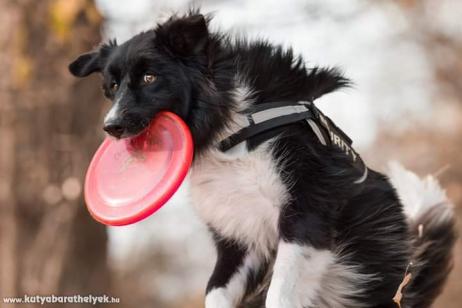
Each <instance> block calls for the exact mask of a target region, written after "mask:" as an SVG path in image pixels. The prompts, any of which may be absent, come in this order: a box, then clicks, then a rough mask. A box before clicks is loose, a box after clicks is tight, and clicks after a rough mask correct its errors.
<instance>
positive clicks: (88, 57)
mask: <svg viewBox="0 0 462 308" xmlns="http://www.w3.org/2000/svg"><path fill="white" fill-rule="evenodd" d="M100 62H101V61H100V53H99V51H94V52H89V53H84V54H82V55H80V56H79V57H78V58H77V59H75V60H74V61H73V62H72V63H71V64H69V71H70V72H71V73H72V75H74V76H77V77H85V76H88V75H90V74H91V73H94V72H100V71H101V64H100Z"/></svg>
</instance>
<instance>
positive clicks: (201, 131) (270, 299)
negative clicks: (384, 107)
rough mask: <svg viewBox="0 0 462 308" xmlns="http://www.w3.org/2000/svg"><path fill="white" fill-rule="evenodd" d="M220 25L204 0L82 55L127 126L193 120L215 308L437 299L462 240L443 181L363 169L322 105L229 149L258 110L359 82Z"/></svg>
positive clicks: (119, 123)
mask: <svg viewBox="0 0 462 308" xmlns="http://www.w3.org/2000/svg"><path fill="white" fill-rule="evenodd" d="M209 22H210V17H208V16H204V15H202V14H201V13H200V12H198V11H191V12H189V13H187V14H185V15H182V16H180V15H173V16H172V17H171V18H170V19H169V20H167V21H166V22H164V23H162V24H159V25H157V26H156V27H155V28H154V29H151V30H149V31H145V32H142V33H140V34H138V35H135V36H134V37H133V38H131V39H130V40H128V41H127V42H125V43H123V44H121V45H118V44H117V43H116V42H115V41H109V42H108V43H106V44H103V45H102V46H100V47H99V48H98V49H97V50H94V51H91V52H89V53H85V54H82V55H80V56H79V57H78V58H77V59H76V60H75V61H73V62H72V63H71V64H70V65H69V69H70V72H71V73H72V74H73V75H75V76H78V77H85V76H88V75H89V74H91V73H95V72H98V73H101V74H102V76H103V78H104V81H103V89H104V94H105V96H106V97H107V98H108V99H109V100H111V101H112V102H113V105H112V108H111V109H110V111H109V112H108V113H107V115H106V117H105V119H104V130H105V131H106V132H107V133H108V134H110V135H112V136H113V137H115V138H129V137H132V136H135V135H137V134H139V133H140V132H142V131H143V130H144V129H145V128H146V127H147V125H148V123H149V122H150V121H151V119H152V118H153V117H154V116H155V115H156V114H157V113H158V112H159V111H162V110H168V111H171V112H174V113H176V114H177V115H179V116H180V117H181V118H182V119H183V120H184V121H185V122H186V123H187V125H188V126H189V128H190V130H191V133H192V136H193V140H194V145H195V153H194V161H193V165H192V168H191V172H190V182H191V199H192V201H193V202H192V203H193V205H194V208H195V209H196V210H197V213H198V214H199V216H200V217H201V218H202V219H203V221H204V222H205V223H206V224H207V226H208V228H209V229H210V232H211V234H212V236H213V239H214V242H215V244H216V249H217V261H216V265H215V268H214V270H213V273H212V275H211V277H210V280H209V282H208V285H207V288H206V296H205V307H206V308H232V307H267V308H302V307H303V308H304V307H330V308H336V307H397V305H398V304H400V305H401V307H416V308H423V307H429V306H430V305H431V304H432V302H433V301H434V299H435V298H436V296H437V295H438V294H439V293H440V291H441V289H442V287H443V284H444V282H445V280H446V277H447V275H448V273H449V271H450V268H451V251H452V247H453V245H454V241H455V237H456V236H455V233H454V216H453V212H452V209H451V206H450V202H449V201H448V200H447V198H446V196H445V194H444V192H443V191H442V190H441V188H440V187H439V186H438V184H437V183H436V182H432V181H434V180H432V179H427V180H426V181H427V182H428V181H430V182H431V183H427V182H425V181H424V182H422V181H420V180H419V179H417V178H416V177H415V175H413V174H412V173H410V172H408V171H407V170H405V169H403V168H402V167H399V166H395V167H393V168H392V172H391V174H390V177H388V176H386V175H384V174H381V173H379V172H376V171H374V170H372V169H370V168H368V167H366V166H365V165H364V166H363V169H362V170H360V168H359V169H358V168H356V167H355V166H354V161H353V160H357V156H358V155H357V153H356V152H354V150H353V149H352V148H351V147H350V142H348V140H347V139H348V138H347V137H346V136H345V135H343V134H342V133H341V131H340V130H339V129H338V128H336V129H332V130H329V129H326V128H324V127H323V126H322V123H321V122H320V121H318V120H315V119H319V118H315V117H314V116H312V117H309V118H307V119H302V120H299V121H291V122H290V121H289V122H288V123H285V124H284V125H280V126H278V127H274V128H271V129H269V130H268V131H263V132H258V133H256V134H254V135H251V136H248V138H243V139H242V138H241V139H242V140H238V141H239V142H235V144H232V146H231V147H228V148H226V149H225V150H224V149H223V142H224V141H226V140H228V141H229V138H232V137H236V136H241V137H242V132H243V131H245V129H246V128H248V127H249V125H251V126H250V127H253V128H255V127H256V126H255V125H254V126H252V125H253V124H255V123H253V124H249V121H250V120H252V119H251V117H249V115H252V116H253V120H255V118H256V113H255V110H256V109H255V108H257V109H258V108H260V107H262V106H267V104H271V103H275V102H285V104H286V105H290V106H291V108H295V107H297V108H298V107H300V108H302V107H303V108H305V107H306V108H307V113H310V112H309V111H310V110H311V113H310V114H314V113H315V110H317V109H316V108H315V107H313V106H314V105H313V102H315V101H316V99H318V98H319V97H321V96H322V95H324V94H327V93H330V92H332V91H335V90H337V89H340V88H342V87H346V86H348V85H349V84H350V81H349V80H348V79H347V78H345V77H344V76H343V75H342V74H341V73H340V71H339V70H338V69H335V68H321V67H313V68H307V67H306V66H305V65H304V62H303V60H302V58H301V57H297V56H295V55H294V54H293V52H292V51H291V50H290V49H284V48H282V47H280V46H275V45H273V44H270V43H269V42H267V41H263V40H255V41H249V40H247V39H245V38H233V37H230V36H228V35H226V34H223V33H219V32H213V31H211V30H209ZM297 104H299V105H297ZM286 105H284V106H286ZM252 108H253V109H252ZM265 108H266V107H265ZM276 109H277V108H276ZM276 109H274V108H273V109H271V110H269V109H268V110H269V112H268V110H266V109H265V110H264V111H265V112H266V116H268V115H269V114H271V113H274V112H275V111H276ZM250 110H253V111H250ZM278 110H280V109H278ZM297 110H298V109H297ZM318 111H319V110H318ZM260 115H261V114H260ZM321 118H322V119H324V120H325V117H324V116H322V115H321ZM253 120H252V121H253ZM310 120H312V122H310ZM316 121H318V122H316ZM273 122H275V121H273V120H271V121H268V123H273ZM310 123H311V124H313V125H314V126H312V125H311V124H310ZM329 123H330V125H331V126H332V125H333V126H335V125H334V124H333V123H332V122H331V121H330V120H329ZM308 124H310V125H311V127H310V125H308ZM324 137H325V138H324ZM329 138H330V139H331V140H330V141H331V142H330V144H326V142H327V141H328V139H329ZM322 141H324V142H322ZM339 144H340V145H342V146H338V145H339ZM335 145H337V146H335ZM349 151H350V152H349ZM348 152H349V153H350V154H351V155H348V154H349V153H348ZM352 155H353V156H354V157H353V158H354V159H352ZM359 179H360V180H359ZM418 187H420V188H421V189H420V190H419V189H418ZM412 196H415V198H413V197H412ZM408 278H411V279H410V281H409V279H408Z"/></svg>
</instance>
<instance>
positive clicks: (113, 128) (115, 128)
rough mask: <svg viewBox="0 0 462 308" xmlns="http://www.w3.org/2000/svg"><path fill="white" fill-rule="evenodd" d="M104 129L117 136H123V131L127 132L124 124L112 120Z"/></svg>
mask: <svg viewBox="0 0 462 308" xmlns="http://www.w3.org/2000/svg"><path fill="white" fill-rule="evenodd" d="M104 130H105V131H106V132H107V133H108V134H109V135H111V136H114V137H116V138H120V137H122V135H123V133H124V132H125V127H124V126H122V125H121V124H120V123H117V122H110V123H106V124H105V125H104Z"/></svg>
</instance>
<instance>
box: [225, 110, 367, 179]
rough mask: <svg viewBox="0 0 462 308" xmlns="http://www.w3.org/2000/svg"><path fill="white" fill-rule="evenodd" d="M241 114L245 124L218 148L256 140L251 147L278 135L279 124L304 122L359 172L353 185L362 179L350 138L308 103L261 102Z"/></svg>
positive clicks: (364, 170) (364, 168) (360, 162)
mask: <svg viewBox="0 0 462 308" xmlns="http://www.w3.org/2000/svg"><path fill="white" fill-rule="evenodd" d="M245 113H247V123H246V124H245V126H244V127H243V128H241V129H240V130H239V131H237V132H236V133H234V134H233V135H231V136H229V137H227V138H225V139H224V140H222V141H221V142H220V143H219V144H218V148H219V149H220V150H221V151H223V152H226V151H228V150H229V149H231V148H233V147H234V146H236V145H238V144H240V143H241V142H245V141H252V140H255V139H256V140H257V142H256V143H254V144H253V146H252V148H255V147H257V146H258V145H259V144H261V143H263V142H264V141H266V140H268V139H271V138H273V137H275V136H276V135H278V134H279V133H280V131H281V129H282V126H284V125H287V124H291V123H297V122H300V121H306V122H307V123H308V125H309V127H310V128H311V130H312V131H313V133H314V134H315V136H316V137H317V138H318V141H319V142H320V143H321V144H322V145H324V146H334V147H336V148H338V149H340V150H342V151H343V152H344V153H345V155H346V156H348V157H349V158H350V159H351V161H352V163H353V166H354V168H355V169H358V170H360V171H361V172H362V176H361V177H360V178H358V179H357V180H356V181H354V183H355V184H359V183H362V182H364V181H365V180H366V178H367V175H368V174H367V173H368V169H367V166H366V165H365V164H364V162H363V160H362V159H361V157H360V156H359V154H357V153H356V152H355V151H354V149H353V148H352V147H351V144H352V140H351V139H350V138H349V137H348V136H347V135H346V134H345V133H344V132H343V131H342V130H341V129H340V128H338V127H337V126H336V125H335V124H334V122H333V121H332V120H331V119H330V118H328V117H327V116H325V115H324V114H323V113H322V112H321V111H320V110H319V109H318V108H316V106H315V105H314V104H313V103H312V102H304V101H302V102H271V103H263V104H258V105H255V106H252V107H250V108H249V109H247V110H245ZM279 128H281V129H279ZM247 147H248V148H249V142H247ZM249 150H250V148H249Z"/></svg>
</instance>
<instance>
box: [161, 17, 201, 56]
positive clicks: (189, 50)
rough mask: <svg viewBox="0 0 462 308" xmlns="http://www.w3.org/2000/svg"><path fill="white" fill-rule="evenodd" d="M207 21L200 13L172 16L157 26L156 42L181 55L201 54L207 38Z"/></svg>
mask: <svg viewBox="0 0 462 308" xmlns="http://www.w3.org/2000/svg"><path fill="white" fill-rule="evenodd" d="M207 23H208V21H207V19H206V18H205V17H204V15H202V14H194V15H189V16H186V17H181V18H178V17H173V18H171V19H169V20H168V21H167V22H166V23H164V24H163V25H160V26H159V27H158V28H157V30H156V41H157V44H158V45H164V46H165V45H166V47H167V48H168V49H169V50H171V51H172V52H173V53H175V54H179V55H182V56H189V55H198V54H201V53H202V52H203V51H204V50H205V48H206V47H207V43H208V40H209V31H208V28H207Z"/></svg>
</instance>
